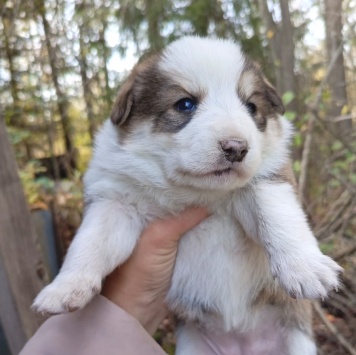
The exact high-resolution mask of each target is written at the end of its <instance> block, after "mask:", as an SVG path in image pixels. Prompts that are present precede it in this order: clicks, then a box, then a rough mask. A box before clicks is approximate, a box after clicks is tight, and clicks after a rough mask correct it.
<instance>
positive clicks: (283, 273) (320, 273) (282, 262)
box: [271, 248, 343, 299]
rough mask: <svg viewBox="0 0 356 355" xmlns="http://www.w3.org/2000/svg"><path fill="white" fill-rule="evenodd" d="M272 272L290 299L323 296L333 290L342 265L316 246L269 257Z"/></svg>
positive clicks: (337, 283) (337, 281) (337, 282)
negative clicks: (311, 248) (285, 254)
mask: <svg viewBox="0 0 356 355" xmlns="http://www.w3.org/2000/svg"><path fill="white" fill-rule="evenodd" d="M271 268H272V274H273V275H274V276H275V277H276V278H277V280H278V281H279V284H280V286H282V287H283V288H284V289H285V291H286V292H287V293H288V294H289V295H290V296H291V297H293V298H309V299H323V298H325V297H327V295H328V293H329V292H330V291H332V290H337V287H338V285H339V274H340V273H341V272H342V271H343V268H342V267H341V266H339V265H338V264H337V263H336V262H335V261H333V260H332V259H331V258H329V257H328V256H326V255H323V254H322V253H321V252H320V250H319V249H317V248H313V250H311V251H309V252H308V251H305V253H304V254H299V255H290V256H288V257H287V256H284V257H282V258H281V257H279V258H275V260H271Z"/></svg>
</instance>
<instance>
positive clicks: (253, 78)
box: [237, 59, 285, 132]
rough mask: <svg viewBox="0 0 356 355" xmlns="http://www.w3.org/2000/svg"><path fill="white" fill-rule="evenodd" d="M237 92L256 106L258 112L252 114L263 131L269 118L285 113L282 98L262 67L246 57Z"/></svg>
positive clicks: (246, 101)
mask: <svg viewBox="0 0 356 355" xmlns="http://www.w3.org/2000/svg"><path fill="white" fill-rule="evenodd" d="M237 92H238V95H239V97H240V99H241V100H242V101H243V102H244V103H245V104H246V105H247V104H249V103H252V104H254V105H255V106H256V112H255V113H251V114H252V116H253V118H254V120H255V122H256V125H257V127H258V129H259V130H260V131H262V132H263V131H265V130H266V127H267V122H268V119H272V118H276V117H277V114H281V115H283V114H284V111H285V110H284V106H283V103H282V100H281V99H280V97H279V96H278V95H277V93H276V91H275V89H274V88H273V86H272V85H271V84H270V83H269V82H268V81H267V79H266V78H265V77H264V75H263V74H262V71H261V69H260V68H259V67H258V66H257V65H256V64H255V63H253V62H252V61H251V60H249V59H246V62H245V66H244V69H243V72H242V74H241V77H240V80H239V83H238V88H237Z"/></svg>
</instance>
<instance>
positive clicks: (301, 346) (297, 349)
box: [287, 328, 317, 355]
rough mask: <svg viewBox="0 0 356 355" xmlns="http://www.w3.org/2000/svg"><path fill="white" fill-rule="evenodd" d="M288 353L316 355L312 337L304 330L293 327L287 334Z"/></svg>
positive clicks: (292, 354) (293, 354) (291, 354)
mask: <svg viewBox="0 0 356 355" xmlns="http://www.w3.org/2000/svg"><path fill="white" fill-rule="evenodd" d="M287 348H288V351H289V352H288V355H317V348H316V345H315V342H314V339H312V338H311V337H310V335H308V334H306V333H305V332H303V331H301V330H299V329H297V328H293V329H291V330H290V331H289V333H288V335H287Z"/></svg>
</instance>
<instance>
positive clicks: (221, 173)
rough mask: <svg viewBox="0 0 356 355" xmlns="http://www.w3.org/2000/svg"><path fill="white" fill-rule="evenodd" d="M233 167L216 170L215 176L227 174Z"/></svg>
mask: <svg viewBox="0 0 356 355" xmlns="http://www.w3.org/2000/svg"><path fill="white" fill-rule="evenodd" d="M231 170H232V169H231V168H227V169H223V170H215V171H214V172H213V174H214V175H215V176H222V175H226V174H229V173H230V172H231Z"/></svg>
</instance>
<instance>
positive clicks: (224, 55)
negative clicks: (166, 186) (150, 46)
mask: <svg viewBox="0 0 356 355" xmlns="http://www.w3.org/2000/svg"><path fill="white" fill-rule="evenodd" d="M283 113H284V107H283V104H282V102H281V99H280V98H279V96H278V95H277V94H276V92H275V90H274V89H273V87H272V86H271V85H270V84H269V83H268V82H267V80H266V79H265V77H264V76H263V74H262V73H261V70H260V69H259V68H258V67H257V66H256V65H255V64H254V63H253V62H252V61H250V60H249V59H247V58H246V57H245V56H244V55H243V54H242V52H241V50H240V48H239V46H238V45H236V44H234V43H232V42H229V41H223V40H217V39H203V38H198V37H185V38H182V39H180V40H178V41H176V42H174V43H172V44H171V45H169V46H168V47H167V48H166V49H165V50H164V51H163V52H162V53H160V54H157V55H155V56H153V57H150V58H146V59H144V60H143V61H141V62H140V63H139V64H137V65H136V67H135V68H134V69H133V71H132V73H131V74H130V76H129V77H128V79H127V80H126V82H125V83H124V84H123V86H122V87H121V90H120V92H119V95H118V98H117V101H116V104H115V106H114V109H113V111H112V114H111V120H112V122H113V124H114V125H115V126H117V128H118V131H119V134H120V137H121V138H120V139H121V140H120V144H121V146H122V147H123V149H124V150H125V151H126V152H127V153H128V154H132V156H136V157H140V158H142V157H144V158H145V159H146V161H147V162H148V165H149V164H150V163H151V164H152V165H154V166H155V169H156V171H157V170H158V171H157V174H160V175H161V176H164V178H165V179H166V180H167V181H168V182H169V183H170V184H173V185H178V186H192V187H195V188H199V189H216V190H219V189H223V190H227V189H234V188H237V187H241V186H243V185H245V184H246V183H247V182H248V181H250V180H251V179H252V178H253V177H254V176H256V174H264V173H268V171H270V170H273V167H274V166H277V165H279V164H280V162H279V160H281V159H282V156H283V158H284V156H285V151H286V142H285V141H286V138H287V136H288V135H289V134H288V132H287V131H288V129H287V128H286V123H285V122H284V121H283V119H282V118H281V116H280V115H282V114H283ZM282 151H283V152H282ZM148 165H146V167H147V166H148ZM137 169H140V168H139V167H138V168H137ZM155 169H151V171H153V170H155Z"/></svg>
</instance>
